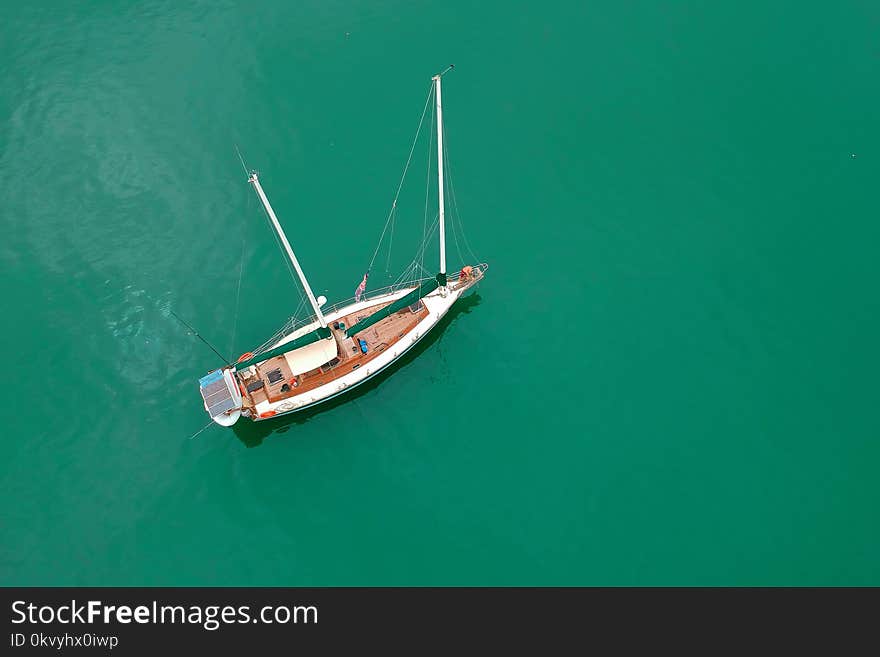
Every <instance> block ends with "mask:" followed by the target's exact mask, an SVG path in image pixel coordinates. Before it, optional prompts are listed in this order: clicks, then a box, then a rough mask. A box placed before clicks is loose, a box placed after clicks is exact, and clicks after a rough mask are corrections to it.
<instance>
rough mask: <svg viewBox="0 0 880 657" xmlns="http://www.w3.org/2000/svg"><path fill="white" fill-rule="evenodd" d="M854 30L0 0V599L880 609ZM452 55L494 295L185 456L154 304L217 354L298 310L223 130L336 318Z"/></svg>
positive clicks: (469, 11)
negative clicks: (48, 595) (654, 590)
mask: <svg viewBox="0 0 880 657" xmlns="http://www.w3.org/2000/svg"><path fill="white" fill-rule="evenodd" d="M878 33H880V4H878V3H876V2H868V1H846V2H837V3H830V4H829V3H827V2H812V1H811V2H804V1H803V0H801V1H799V2H794V1H792V2H766V1H745V2H743V1H739V2H720V3H719V2H713V3H705V2H696V1H694V2H658V1H653V2H648V1H642V2H633V1H623V2H611V1H606V2H583V1H571V2H561V1H560V2H530V3H517V2H513V3H511V2H494V1H487V2H481V3H456V2H452V3H450V2H432V3H426V2H411V1H406V2H404V1H398V2H387V1H375V0H372V1H370V2H351V1H346V2H332V1H328V0H320V1H308V2H296V3H293V2H282V1H274V2H260V3H256V4H255V3H253V2H247V3H246V2H238V3H233V2H222V1H219V2H217V1H212V2H194V3H181V2H171V1H168V2H109V1H105V2H94V3H82V2H47V1H38V2H25V3H12V2H6V3H4V5H3V7H2V9H0V53H2V57H0V146H2V148H0V173H2V176H0V217H2V229H3V240H2V242H0V272H2V276H3V280H4V283H3V322H2V328H0V332H2V337H3V340H2V344H3V347H4V350H5V354H4V356H5V358H4V361H5V362H4V368H3V370H4V373H5V390H6V394H5V395H4V396H3V403H2V410H3V421H4V429H3V431H2V436H3V437H2V449H3V453H2V458H0V486H2V489H0V490H2V502H0V518H2V521H0V584H7V585H9V584H34V585H36V584H39V585H48V584H63V585H81V584H95V585H122V584H145V585H167V584H172V585H173V584H180V585H183V584H193V585H200V584H203V585H220V584H233V585H244V584H264V585H271V584H278V585H339V584H356V585H369V584H380V585H385V584H388V585H392V584H394V585H397V584H403V585H408V584H614V585H633V584H652V585H653V584H698V585H702V584H875V585H876V584H880V556H878V554H880V518H878V514H877V506H878V502H880V484H878V478H877V470H878V461H880V420H878V407H880V403H878V402H880V395H878V370H880V345H878V336H880V295H878V283H880V275H878V274H880V272H878V240H880V197H878V194H877V188H878V180H880V137H878V125H880V122H878V103H880V85H878V82H877V69H878V65H880V40H878V36H877V35H878ZM450 62H453V63H455V65H456V68H455V70H454V71H453V72H452V73H450V74H448V75H447V76H446V77H445V78H444V88H443V91H444V94H443V98H444V110H445V112H444V117H445V119H446V132H447V141H448V149H449V158H450V170H451V174H452V182H453V184H454V192H455V200H456V201H457V203H456V206H457V208H458V210H459V216H460V218H461V224H462V226H463V227H464V236H466V238H467V243H468V244H469V245H470V246H471V247H472V248H473V250H474V251H475V253H476V254H477V255H478V256H479V258H480V259H481V260H485V261H487V262H489V263H490V266H491V269H490V270H489V275H488V277H487V279H486V280H485V281H484V282H483V283H482V284H481V285H480V287H479V289H478V291H477V293H476V294H474V295H472V296H470V297H469V298H468V299H467V300H465V301H463V302H460V303H459V305H458V308H457V310H456V311H455V312H453V313H452V314H451V315H450V317H449V319H448V321H446V322H445V323H444V330H443V332H442V334H439V335H436V336H435V337H434V338H433V339H431V340H430V341H428V342H427V343H426V344H425V345H424V346H423V347H422V348H421V349H420V350H419V353H418V354H417V355H416V357H415V358H408V359H407V361H406V362H405V363H404V364H403V365H402V366H401V367H400V368H399V369H398V370H397V371H396V372H395V373H394V374H393V375H392V376H390V377H388V378H386V379H384V380H383V381H382V382H381V383H379V384H378V385H371V386H369V387H368V388H367V389H365V390H363V391H362V392H359V393H358V394H357V395H355V396H354V397H352V398H348V399H347V400H346V401H345V402H344V403H341V404H336V405H334V406H332V407H330V408H328V409H326V410H322V411H320V412H317V413H312V414H310V415H308V416H305V417H301V418H297V419H294V420H292V421H289V420H288V421H277V422H275V423H263V424H261V425H258V426H254V425H248V426H245V425H244V423H241V426H238V427H236V429H235V430H223V429H220V428H219V427H211V428H209V429H208V430H206V431H205V432H203V433H202V434H200V435H199V436H198V437H196V438H195V439H193V440H189V437H190V436H191V435H192V434H194V433H195V432H197V431H198V430H199V429H200V428H202V427H203V426H204V424H205V422H206V421H207V417H206V415H205V413H204V411H203V409H202V405H201V400H200V398H199V394H198V389H197V387H196V383H195V382H196V379H197V378H198V377H199V376H201V375H202V374H204V373H205V372H206V371H207V370H208V369H211V368H213V367H216V366H217V365H219V364H220V363H219V362H218V359H217V358H216V357H215V356H214V355H213V354H212V353H211V352H210V351H209V350H208V349H207V348H205V347H204V345H202V344H201V343H200V342H198V340H196V339H195V338H194V337H192V336H191V335H188V334H187V331H186V330H185V329H184V328H182V327H181V326H180V325H179V324H178V323H177V322H176V321H175V320H174V318H173V317H172V316H171V315H170V314H169V312H168V309H169V308H170V309H173V310H175V311H176V312H178V313H179V314H180V315H181V316H183V317H184V318H186V319H187V320H188V321H189V322H191V323H192V324H194V325H195V326H196V327H197V328H198V329H199V331H200V332H201V333H202V334H203V335H205V336H206V337H207V338H208V339H209V340H211V341H212V342H214V343H216V345H217V347H218V348H219V349H220V350H221V351H222V352H223V353H229V354H233V355H237V354H239V353H241V352H244V351H248V350H250V349H252V348H253V347H255V346H257V345H258V344H259V343H260V342H262V341H263V340H264V339H265V338H266V337H268V335H269V334H271V333H272V332H273V331H274V330H275V329H277V328H278V327H279V326H280V325H281V324H282V323H283V322H284V321H285V319H286V318H287V317H288V316H289V315H290V314H291V313H292V312H293V311H294V309H295V307H296V305H297V304H298V303H299V294H298V292H297V290H296V287H295V286H294V285H293V283H292V282H291V279H290V275H289V272H288V269H287V267H286V266H285V262H284V259H283V257H282V255H281V254H280V252H279V250H278V248H277V246H276V244H275V242H274V238H273V236H272V233H271V232H270V231H269V228H268V227H267V224H266V222H265V220H264V219H263V217H262V216H261V211H260V209H259V206H258V204H257V200H256V198H255V197H254V196H253V192H252V191H251V190H250V189H249V187H248V185H247V184H246V183H245V180H244V175H243V173H242V170H241V165H240V164H239V161H238V158H237V156H236V154H235V150H234V146H235V144H238V145H239V146H240V147H241V150H242V152H243V154H244V156H245V158H246V160H247V164H248V165H249V166H250V167H253V168H256V169H258V170H259V171H260V172H261V180H262V182H263V185H264V187H265V189H266V191H267V193H268V194H269V197H270V199H271V200H272V202H273V205H274V206H275V209H276V211H277V212H278V214H279V217H280V218H281V221H282V222H283V223H284V225H285V227H286V228H287V231H288V235H289V237H290V239H291V241H292V242H293V244H294V246H295V248H296V249H297V253H298V255H299V257H300V260H301V262H302V265H303V267H304V269H305V270H306V272H307V274H308V275H309V278H310V280H311V281H312V284H313V286H314V287H315V288H316V291H317V292H318V293H321V294H326V295H327V296H328V298H330V300H331V302H333V301H335V300H340V299H343V298H346V297H349V296H351V295H352V293H353V291H354V288H355V286H356V285H357V283H358V281H359V280H360V277H361V275H362V274H363V271H364V270H365V269H366V267H367V265H368V264H369V261H370V257H371V255H372V252H373V249H374V248H375V246H376V241H377V239H378V236H379V233H380V232H381V229H382V225H383V223H384V221H385V217H386V213H387V211H388V208H389V207H390V204H391V199H392V198H393V196H394V191H395V189H396V187H397V183H398V181H399V176H400V173H401V171H402V169H403V164H404V162H405V160H406V155H407V153H408V150H409V146H410V141H411V139H412V137H413V134H414V132H415V128H416V126H417V124H418V119H419V115H420V113H421V110H422V106H423V102H424V99H425V94H426V93H427V91H428V86H429V83H430V76H431V75H432V74H434V73H436V72H438V71H439V70H440V69H442V68H443V67H445V66H446V65H447V64H449V63H450ZM428 157H429V156H428V153H427V144H423V145H422V147H421V149H417V150H416V155H415V156H414V160H413V165H412V167H411V169H410V176H409V177H408V179H407V184H406V185H405V187H404V192H403V193H402V194H401V201H400V203H399V214H398V217H397V221H396V223H395V233H394V245H393V249H392V252H391V255H390V257H389V256H388V255H387V251H386V250H384V249H383V250H381V251H380V254H379V257H378V258H377V264H376V266H375V267H374V270H373V275H372V276H371V279H370V283H371V285H372V286H373V287H377V286H379V285H380V284H384V282H387V281H389V280H390V279H389V277H390V276H392V274H395V273H397V272H399V271H400V270H401V269H402V268H403V267H404V266H405V265H406V264H407V263H408V262H409V261H410V260H411V259H412V257H413V255H414V253H415V250H416V248H417V246H418V243H419V241H420V238H421V232H422V223H423V220H424V189H425V183H426V180H428V178H426V174H427V168H426V165H427V161H428V159H427V158H428ZM432 202H433V201H432ZM429 219H430V217H429ZM455 236H456V237H457V238H458V239H459V240H460V241H461V242H462V243H460V244H458V245H457V244H456V242H454V241H453V240H452V238H453V234H452V233H450V243H449V260H450V266H451V268H456V267H458V266H460V265H461V264H462V260H461V259H460V258H459V255H458V251H459V249H460V250H461V251H462V252H464V253H465V255H466V254H467V251H466V246H465V245H464V243H463V237H464V236H463V235H462V233H461V231H458V232H457V233H455ZM242 253H243V259H242ZM436 258H437V255H436V244H435V243H432V244H431V246H430V248H429V250H428V252H427V255H426V259H425V261H426V266H428V267H429V268H430V269H431V270H434V269H435V268H436ZM240 263H243V276H242V283H241V292H240V299H239V302H238V303H236V296H237V294H236V290H237V285H238V277H239V264H240ZM386 269H387V272H386Z"/></svg>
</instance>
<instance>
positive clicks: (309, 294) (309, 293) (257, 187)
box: [248, 172, 327, 328]
mask: <svg viewBox="0 0 880 657" xmlns="http://www.w3.org/2000/svg"><path fill="white" fill-rule="evenodd" d="M248 182H249V183H251V184H252V185H253V186H254V189H255V190H257V196H259V197H260V200H261V201H262V202H263V207H264V208H266V213H267V214H268V215H269V219H271V220H272V225H273V226H274V227H275V232H277V233H278V237H280V238H281V243H282V244H283V245H284V250H285V251H287V255H288V256H290V261H291V262H292V263H293V268H294V269H295V270H296V274H297V276H299V281H300V283H302V286H303V289H304V290H305V291H306V296H307V297H308V298H309V302H310V303H311V304H312V310H314V311H315V315H316V316H317V318H318V321H319V322H320V323H321V327H322V328H327V322H326V320H325V319H324V315H323V313H322V312H321V308H320V306H318V300H317V299H315V295H314V294H313V293H312V288H311V286H310V285H309V282H308V281H307V280H306V275H305V274H304V273H303V270H302V267H300V266H299V261H298V260H297V259H296V256H295V255H294V253H293V249H292V248H290V242H288V241H287V236H286V235H285V234H284V231H283V230H282V229H281V224H280V223H278V217H276V216H275V210H273V209H272V206H271V205H269V199H268V198H266V193H265V192H264V191H263V188H262V187H261V186H260V181H259V179H258V177H257V174H256V172H254V173H251V176H250V178H248Z"/></svg>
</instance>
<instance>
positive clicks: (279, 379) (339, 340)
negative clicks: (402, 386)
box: [237, 301, 428, 411]
mask: <svg viewBox="0 0 880 657" xmlns="http://www.w3.org/2000/svg"><path fill="white" fill-rule="evenodd" d="M390 303H391V302H390V301H388V302H384V303H379V304H376V305H375V306H370V307H369V308H366V309H364V310H361V311H359V312H356V313H352V314H350V315H346V316H344V317H340V318H339V319H338V320H334V321H333V322H331V324H330V331H331V333H332V334H333V337H334V338H335V339H336V345H337V352H336V358H334V359H333V360H332V361H330V362H329V363H327V364H326V365H323V366H321V367H318V368H316V369H314V370H311V371H310V372H305V373H303V374H299V375H297V376H293V373H292V372H291V370H290V367H289V365H288V364H287V359H285V358H284V356H283V355H281V356H275V357H274V358H270V359H269V360H267V361H264V362H262V363H260V364H259V365H258V366H257V367H256V373H255V375H254V376H251V377H249V378H245V376H244V373H243V372H239V373H238V374H237V376H238V380H239V382H240V383H241V386H240V387H241V388H244V389H245V390H246V388H247V387H248V386H254V385H255V384H257V383H259V382H262V387H260V388H259V389H258V390H255V391H253V392H250V393H247V392H245V394H244V395H243V399H242V404H243V406H244V408H246V409H251V411H253V410H254V407H255V406H256V405H257V404H259V403H261V402H264V401H269V402H272V403H274V402H278V401H282V400H284V399H290V398H291V397H295V396H297V395H300V394H302V393H304V392H308V391H309V390H314V389H315V388H317V387H318V386H322V385H324V384H326V383H330V382H332V381H333V380H335V379H337V378H339V377H341V376H344V375H345V374H348V373H349V372H351V371H352V370H354V369H357V368H359V367H362V366H363V365H365V364H367V363H369V362H370V361H371V360H373V359H374V358H376V357H377V356H378V355H379V354H381V353H382V352H383V351H385V350H386V349H388V348H389V347H391V346H392V345H393V344H394V343H395V342H397V341H398V340H400V338H402V337H403V336H404V335H406V334H407V333H408V332H409V331H411V330H412V329H413V328H415V326H416V325H417V324H418V323H419V322H420V321H422V320H423V319H424V318H425V317H427V316H428V309H427V308H426V307H425V305H424V303H422V302H421V301H420V302H419V303H418V309H417V310H416V311H415V312H413V310H412V307H410V308H404V309H403V310H399V311H398V312H396V313H394V314H392V315H390V316H388V317H386V318H384V319H382V320H380V321H378V322H376V323H375V324H374V325H373V326H370V327H368V328H366V329H365V330H363V331H361V332H360V333H357V334H356V335H354V336H353V337H346V336H345V331H344V330H340V329H339V328H334V326H336V325H337V324H338V323H340V322H341V323H343V324H344V325H345V326H346V327H348V326H354V325H355V324H356V323H357V322H359V321H360V320H362V319H364V318H365V317H368V316H369V315H372V314H373V313H375V312H376V311H378V310H381V309H382V308H384V307H385V306H387V305H389V304H390ZM358 339H360V340H364V341H365V342H366V343H367V353H366V354H365V353H363V352H362V351H361V348H360V346H359V344H358Z"/></svg>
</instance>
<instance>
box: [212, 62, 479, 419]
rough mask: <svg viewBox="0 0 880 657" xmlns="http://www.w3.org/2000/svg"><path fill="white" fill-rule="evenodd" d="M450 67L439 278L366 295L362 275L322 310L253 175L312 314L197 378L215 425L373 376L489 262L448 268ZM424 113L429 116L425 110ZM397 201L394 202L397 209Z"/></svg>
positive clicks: (313, 398) (324, 395) (268, 414)
mask: <svg viewBox="0 0 880 657" xmlns="http://www.w3.org/2000/svg"><path fill="white" fill-rule="evenodd" d="M451 68H452V67H451V66H450V67H449V68H447V69H446V71H444V72H443V73H440V74H438V75H435V76H434V77H433V78H432V88H431V93H429V97H428V101H426V105H425V107H426V109H427V107H428V103H429V102H430V99H431V96H432V95H433V98H434V102H435V110H436V124H437V184H438V188H437V200H438V215H437V222H438V226H439V242H440V263H439V265H440V266H439V272H438V273H437V275H436V276H433V277H427V278H417V279H413V280H408V281H402V282H400V283H398V284H396V285H393V286H389V287H387V288H383V289H380V290H375V291H372V292H369V293H367V292H366V291H365V288H366V284H367V275H366V274H365V275H364V278H363V280H362V281H361V284H360V286H358V289H357V291H356V293H355V298H354V299H349V300H348V301H344V302H342V303H339V304H336V305H334V306H332V307H325V305H326V301H327V300H326V299H325V298H324V297H323V296H321V297H317V298H316V297H315V295H314V293H313V292H312V288H311V286H310V285H309V281H308V279H307V278H306V275H305V273H304V272H303V269H302V267H301V266H300V263H299V261H298V260H297V257H296V255H295V254H294V252H293V248H292V247H291V246H290V242H288V240H287V236H286V235H285V234H284V230H283V228H282V227H281V223H280V222H279V221H278V217H277V216H276V214H275V211H274V210H273V209H272V206H271V204H270V203H269V199H268V198H267V197H266V193H265V191H264V190H263V187H262V185H260V180H259V176H258V175H257V173H256V172H251V174H250V177H249V178H248V182H249V183H250V184H251V185H253V188H254V190H255V191H256V193H257V196H258V197H259V199H260V202H261V203H262V205H263V207H264V208H265V211H266V214H267V215H268V217H269V219H270V223H271V225H272V228H273V229H274V231H275V232H276V233H277V235H278V238H279V240H280V242H281V244H282V246H283V249H284V251H285V252H286V254H287V256H288V258H289V259H290V262H291V264H292V265H293V268H294V270H295V272H296V276H297V277H298V278H299V281H300V283H301V285H302V288H303V291H304V292H305V295H306V297H307V298H308V302H309V304H310V305H311V309H312V312H313V314H312V315H311V316H309V317H308V319H306V320H305V321H301V322H298V321H296V320H295V319H292V320H291V321H289V322H288V323H287V324H285V326H284V327H282V329H281V330H280V331H278V332H277V333H276V334H275V335H274V336H273V337H272V338H270V339H269V340H268V341H267V342H266V343H265V344H264V345H263V346H262V347H260V348H258V349H256V350H254V352H252V353H251V352H249V353H246V354H243V355H242V356H241V357H240V358H239V359H238V362H236V363H234V364H231V365H226V366H224V367H221V368H218V369H216V370H213V371H212V372H210V373H208V374H207V375H206V376H204V377H202V378H201V379H199V389H200V391H201V394H202V399H203V400H204V405H205V410H206V411H207V412H208V415H210V417H211V419H212V420H213V421H214V422H216V423H217V424H220V425H222V426H232V425H233V424H235V423H236V422H237V421H238V420H239V418H241V417H246V418H248V419H250V420H253V421H262V420H266V419H269V418H275V417H278V416H282V415H287V414H290V413H296V412H298V411H302V410H304V409H307V408H312V407H314V406H316V405H317V404H321V403H323V402H325V401H327V400H330V399H333V398H334V397H337V396H339V395H342V394H344V393H346V392H348V391H349V390H352V389H353V388H356V387H357V386H359V385H361V384H362V383H364V382H366V381H369V380H370V379H371V378H373V377H375V376H376V375H378V374H379V373H380V372H382V371H383V370H385V369H386V368H388V367H389V366H391V365H392V364H394V363H395V362H396V361H398V360H399V359H400V358H401V357H402V356H403V355H404V354H405V353H407V352H408V351H409V350H410V349H412V348H413V346H415V345H416V344H417V343H418V342H419V341H420V340H422V339H423V338H424V337H425V336H426V335H427V334H428V333H430V332H431V330H433V329H434V328H435V327H436V326H437V324H438V323H439V322H440V320H441V319H442V318H443V316H444V315H446V313H447V312H448V311H449V309H450V308H451V307H452V305H453V304H454V303H455V302H456V300H458V299H459V298H460V297H461V296H462V295H463V294H464V293H465V292H467V291H468V290H469V289H471V288H472V287H473V286H474V285H476V284H477V283H478V282H479V281H480V280H482V278H483V277H484V276H485V274H486V270H487V268H488V265H486V264H485V263H481V264H477V263H473V264H465V265H464V266H463V267H461V268H460V269H458V270H456V271H455V272H454V273H452V274H449V273H447V270H446V226H445V208H444V182H443V174H444V162H443V156H444V149H443V108H442V102H441V78H442V76H443V75H444V73H446V72H448V71H449V70H450V69H451ZM422 117H423V119H424V113H423V115H422ZM420 129H421V124H420ZM416 139H418V133H417V135H416ZM413 146H415V142H413ZM411 156H412V151H410V157H411ZM405 175H406V171H404V176H405ZM402 182H403V181H401V184H402ZM399 191H400V189H399V188H398V193H399ZM396 202H397V201H396V199H395V202H394V203H393V204H392V213H393V212H394V209H395V207H396ZM389 218H390V215H389ZM386 227H387V223H386ZM383 236H384V232H383ZM380 244H381V239H380ZM422 248H424V244H423V245H422ZM377 250H378V247H377ZM374 259H375V254H374ZM368 273H369V272H368Z"/></svg>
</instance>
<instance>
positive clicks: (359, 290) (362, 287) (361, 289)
mask: <svg viewBox="0 0 880 657" xmlns="http://www.w3.org/2000/svg"><path fill="white" fill-rule="evenodd" d="M369 275H370V272H367V273H366V274H364V280H362V281H361V284H360V285H358V286H357V289H356V290H355V291H354V300H355V301H360V300H361V295H362V294H363V293H364V291H366V289H367V276H369Z"/></svg>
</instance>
